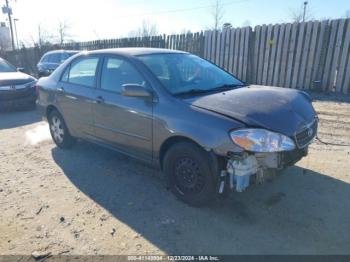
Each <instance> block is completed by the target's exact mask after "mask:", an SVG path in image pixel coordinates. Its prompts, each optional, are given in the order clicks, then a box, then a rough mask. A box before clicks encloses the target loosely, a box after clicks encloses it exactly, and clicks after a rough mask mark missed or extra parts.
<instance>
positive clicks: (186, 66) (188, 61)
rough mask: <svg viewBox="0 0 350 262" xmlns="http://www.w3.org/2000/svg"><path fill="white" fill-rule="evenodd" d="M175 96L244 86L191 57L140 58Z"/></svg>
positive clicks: (178, 55)
mask: <svg viewBox="0 0 350 262" xmlns="http://www.w3.org/2000/svg"><path fill="white" fill-rule="evenodd" d="M139 58H140V59H141V61H142V62H143V63H144V64H146V66H147V67H148V68H149V69H150V70H151V71H152V72H153V73H154V74H155V75H156V76H157V78H158V79H159V80H160V81H161V82H162V83H163V85H164V86H165V88H166V89H167V90H168V91H169V92H170V93H171V94H173V95H179V94H188V93H206V92H211V91H215V90H222V89H231V88H234V87H237V86H243V85H244V84H243V83H242V82H241V81H239V80H238V79H236V78H235V77H233V76H232V75H230V74H229V73H227V72H225V71H224V70H222V69H220V68H219V67H217V66H215V65H213V64H211V63H209V62H208V61H206V60H204V59H202V58H199V57H197V56H195V55H190V54H150V55H142V56H139Z"/></svg>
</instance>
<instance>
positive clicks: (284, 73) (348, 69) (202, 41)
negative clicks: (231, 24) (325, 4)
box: [2, 19, 350, 93]
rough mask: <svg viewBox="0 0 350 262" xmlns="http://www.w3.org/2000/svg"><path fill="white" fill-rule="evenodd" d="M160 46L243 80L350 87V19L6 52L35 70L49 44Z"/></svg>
mask: <svg viewBox="0 0 350 262" xmlns="http://www.w3.org/2000/svg"><path fill="white" fill-rule="evenodd" d="M118 47H159V48H169V49H178V50H184V51H188V52H191V53H194V54H196V55H199V56H201V57H203V58H205V59H207V60H209V61H211V62H213V63H215V64H217V65H219V66H220V67H222V68H224V69H225V70H227V71H229V72H231V73H233V74H234V75H236V76H237V77H239V78H240V79H242V80H244V81H246V82H248V83H252V84H260V85H274V86H281V87H289V88H298V89H314V90H315V89H316V90H322V91H335V92H342V93H348V92H349V91H350V19H337V20H325V21H311V22H305V23H293V24H290V23H286V24H276V25H259V26H256V27H255V28H254V30H253V29H252V28H251V27H244V28H232V29H225V30H222V31H205V32H199V33H190V34H181V35H161V36H153V37H142V38H122V39H110V40H98V41H91V42H83V43H68V44H64V45H62V46H49V47H42V48H39V47H34V48H27V49H21V50H19V51H15V52H9V53H6V54H2V55H3V56H5V58H8V59H9V60H10V61H12V62H13V63H15V64H17V65H19V66H24V67H25V68H27V69H28V71H30V72H35V64H36V63H37V61H38V60H39V59H40V56H41V55H42V54H43V53H44V52H46V51H48V50H49V49H57V48H63V49H78V50H94V49H102V48H118Z"/></svg>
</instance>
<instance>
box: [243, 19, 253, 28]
mask: <svg viewBox="0 0 350 262" xmlns="http://www.w3.org/2000/svg"><path fill="white" fill-rule="evenodd" d="M242 26H243V27H247V26H252V22H250V20H245V21H244V22H243V24H242Z"/></svg>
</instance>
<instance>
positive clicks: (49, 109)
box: [45, 105, 61, 119]
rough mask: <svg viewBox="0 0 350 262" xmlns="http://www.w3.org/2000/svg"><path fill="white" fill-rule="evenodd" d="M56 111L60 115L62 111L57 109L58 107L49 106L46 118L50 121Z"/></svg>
mask: <svg viewBox="0 0 350 262" xmlns="http://www.w3.org/2000/svg"><path fill="white" fill-rule="evenodd" d="M54 110H56V111H57V112H58V113H60V111H59V110H58V108H57V107H56V106H54V105H48V106H47V107H46V112H45V115H46V118H47V119H49V116H50V114H51V113H52V112H53V111H54ZM60 114H61V113H60Z"/></svg>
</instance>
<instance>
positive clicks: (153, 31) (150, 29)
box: [129, 20, 158, 37]
mask: <svg viewBox="0 0 350 262" xmlns="http://www.w3.org/2000/svg"><path fill="white" fill-rule="evenodd" d="M154 35H158V27H157V24H156V23H152V22H150V21H149V20H143V21H142V25H141V26H140V27H139V28H138V29H136V30H133V31H131V32H130V33H129V36H130V37H150V36H154Z"/></svg>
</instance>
